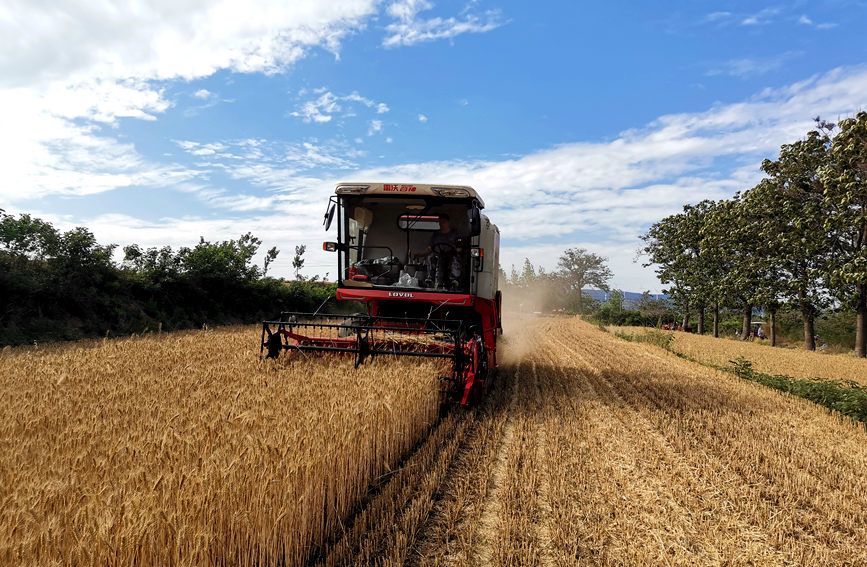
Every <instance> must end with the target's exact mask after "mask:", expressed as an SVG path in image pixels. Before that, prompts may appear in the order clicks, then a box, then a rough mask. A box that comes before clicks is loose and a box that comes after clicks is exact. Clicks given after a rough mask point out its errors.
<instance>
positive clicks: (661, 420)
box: [322, 318, 867, 566]
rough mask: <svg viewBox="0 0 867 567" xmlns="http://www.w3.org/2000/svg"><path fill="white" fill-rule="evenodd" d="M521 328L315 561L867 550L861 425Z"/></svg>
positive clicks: (776, 556)
mask: <svg viewBox="0 0 867 567" xmlns="http://www.w3.org/2000/svg"><path fill="white" fill-rule="evenodd" d="M521 327H522V329H521V330H516V331H515V333H514V334H513V335H507V341H506V342H505V344H504V347H503V354H504V357H503V358H504V362H503V364H502V370H501V374H500V378H499V382H498V385H497V387H496V388H495V389H494V390H493V391H492V392H491V394H490V395H489V397H488V399H487V401H486V402H485V404H483V405H482V407H480V408H478V409H476V410H472V411H466V410H460V411H456V412H452V413H451V414H449V416H448V417H447V418H446V419H445V420H443V422H441V424H440V425H439V426H438V427H437V429H436V430H434V432H433V433H432V434H431V436H430V438H429V439H428V440H427V441H426V442H425V443H424V444H423V446H422V447H421V448H420V449H419V450H418V451H417V452H416V454H414V455H413V456H412V457H411V458H410V459H409V460H408V461H407V463H406V464H405V465H404V467H403V468H402V469H401V470H400V471H398V472H397V473H396V474H395V475H394V477H393V478H392V479H391V480H389V481H388V483H387V484H386V485H385V486H384V487H383V488H382V489H381V491H380V492H379V494H378V496H377V498H374V499H372V502H371V503H369V504H368V506H367V507H366V508H365V509H364V510H362V511H361V512H360V513H359V515H358V517H357V518H356V520H355V522H354V524H353V527H352V528H351V529H350V531H351V532H352V531H354V533H356V535H355V536H353V537H354V539H352V538H348V537H346V538H343V539H342V540H341V541H338V542H337V543H336V544H335V547H334V549H335V550H338V549H339V550H342V551H341V552H340V553H338V552H336V551H335V552H333V553H331V554H329V555H327V559H326V560H324V561H323V562H322V563H323V564H326V565H339V564H346V563H352V562H354V563H355V564H359V565H361V564H369V563H377V564H382V565H404V564H405V565H455V566H469V565H473V566H476V565H478V566H489V565H497V566H500V565H522V566H523V565H540V566H549V565H557V566H565V565H683V564H700V565H819V564H821V565H865V564H867V475H865V474H864V473H865V472H867V432H865V429H864V427H863V426H861V425H856V424H853V423H851V422H848V421H842V420H840V419H838V418H836V417H835V416H833V415H830V414H829V413H828V412H826V411H824V410H822V409H821V408H819V407H817V406H815V405H813V404H810V403H809V402H806V401H803V400H799V399H795V398H791V397H788V396H783V395H780V394H778V393H777V392H775V391H772V390H769V389H766V388H763V387H761V386H759V385H756V384H753V383H749V382H745V381H741V380H739V379H737V378H735V377H733V376H731V375H728V374H723V373H719V372H716V371H712V370H708V369H706V368H704V367H700V366H697V365H695V364H692V363H689V362H686V361H684V360H681V359H679V358H677V357H675V356H673V355H671V354H669V353H666V352H664V351H662V350H658V349H655V348H654V347H651V346H648V345H643V344H636V343H629V342H625V341H622V340H620V339H617V338H616V337H613V336H611V335H608V334H605V333H603V332H601V331H599V330H598V329H596V328H594V327H592V326H590V325H587V324H583V323H581V322H580V321H577V320H575V319H566V318H564V319H536V320H531V321H526V322H525V324H523V325H522V326H521ZM358 518H364V520H363V521H359V519H358Z"/></svg>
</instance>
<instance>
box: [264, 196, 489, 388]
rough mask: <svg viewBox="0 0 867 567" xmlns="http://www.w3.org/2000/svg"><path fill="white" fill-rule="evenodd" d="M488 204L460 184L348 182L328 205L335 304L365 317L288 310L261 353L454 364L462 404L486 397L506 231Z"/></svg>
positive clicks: (272, 324)
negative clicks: (359, 309)
mask: <svg viewBox="0 0 867 567" xmlns="http://www.w3.org/2000/svg"><path fill="white" fill-rule="evenodd" d="M483 208H484V202H483V201H482V199H481V197H479V196H478V195H477V194H476V192H475V191H474V190H473V189H472V188H471V187H465V186H457V185H421V184H387V183H386V184H383V183H340V184H338V185H337V189H336V191H335V195H333V196H332V197H331V199H330V200H329V202H328V207H327V209H326V212H325V221H324V225H325V230H326V231H327V230H328V229H329V228H330V227H331V225H332V223H333V221H334V220H335V218H336V221H337V242H325V243H324V244H323V248H324V249H325V250H327V251H330V252H336V253H337V273H338V274H339V276H338V281H337V299H338V300H343V301H357V302H362V303H364V304H366V308H367V310H366V313H356V314H354V315H346V316H340V315H319V314H316V313H281V314H280V317H279V320H275V321H264V322H263V325H262V348H261V350H262V352H263V353H266V356H267V357H268V358H276V357H277V356H279V355H280V353H281V352H282V351H283V350H288V351H290V352H293V351H302V352H303V351H312V352H338V353H344V354H349V355H353V356H354V358H355V367H356V368H358V366H359V365H360V364H363V363H364V361H365V360H366V359H367V358H371V357H375V356H379V355H393V356H417V357H430V358H442V359H450V360H451V361H452V370H451V375H450V376H448V377H446V378H447V379H448V380H449V381H450V382H451V383H452V386H453V391H454V392H455V395H456V397H457V399H459V400H460V402H461V403H462V404H464V405H473V404H476V403H478V402H479V400H481V399H482V397H483V395H484V392H485V385H486V382H487V381H489V375H490V374H491V373H492V372H493V371H494V370H495V369H496V367H497V336H498V335H499V334H500V333H501V332H502V326H501V322H500V308H501V304H502V302H501V297H500V291H499V290H498V285H497V283H498V282H497V280H498V275H499V248H500V231H499V229H498V228H497V226H496V225H494V224H492V223H491V221H490V220H489V219H488V217H487V216H485V215H483V214H481V209H483Z"/></svg>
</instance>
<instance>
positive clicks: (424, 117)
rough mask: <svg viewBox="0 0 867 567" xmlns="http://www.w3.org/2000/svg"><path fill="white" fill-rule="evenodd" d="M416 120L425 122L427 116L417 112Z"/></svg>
mask: <svg viewBox="0 0 867 567" xmlns="http://www.w3.org/2000/svg"><path fill="white" fill-rule="evenodd" d="M418 121H419V122H421V123H422V124H424V123H425V122H427V116H425V115H424V114H419V115H418Z"/></svg>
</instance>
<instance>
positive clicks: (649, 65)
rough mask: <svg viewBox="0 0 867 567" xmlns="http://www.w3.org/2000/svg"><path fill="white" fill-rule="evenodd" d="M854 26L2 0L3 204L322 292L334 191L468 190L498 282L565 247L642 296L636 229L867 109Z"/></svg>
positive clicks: (536, 5)
mask: <svg viewBox="0 0 867 567" xmlns="http://www.w3.org/2000/svg"><path fill="white" fill-rule="evenodd" d="M865 32H867V1H865V0H814V1H806V0H800V1H790V2H779V3H767V4H763V3H760V2H755V1H751V2H707V1H703V0H690V1H670V2H638V1H635V2H626V1H611V2H592V3H591V2H575V1H563V2H559V1H555V0H549V1H544V2H524V1H518V0H514V1H506V0H461V1H457V2H452V1H445V0H385V1H377V0H339V1H338V0H333V1H328V2H323V1H321V0H291V1H290V0H283V1H281V2H276V1H275V2H266V1H261V2H255V1H251V0H207V1H205V0H171V1H153V0H134V1H127V0H103V1H97V0H50V1H49V0H5V1H4V2H3V3H2V4H0V208H2V209H4V210H6V212H7V213H11V214H17V213H22V212H26V213H30V214H32V215H35V216H39V217H41V218H44V219H46V220H49V221H51V222H52V223H54V224H55V226H57V227H58V228H61V229H69V228H72V227H74V226H87V227H89V228H90V229H91V230H92V231H93V233H94V234H95V235H96V237H97V239H98V240H99V241H100V242H101V243H106V244H107V243H114V244H118V245H119V246H121V247H122V246H125V245H128V244H139V245H140V246H143V247H150V246H165V245H171V246H173V247H179V246H192V245H195V244H196V243H197V242H198V241H199V238H200V237H204V238H205V239H206V240H209V241H218V240H224V239H229V238H237V237H239V236H240V235H242V234H244V233H246V232H252V233H253V234H254V235H256V236H257V237H259V238H260V239H261V240H262V241H263V246H262V251H263V252H264V250H266V249H267V248H270V247H271V246H277V248H278V249H280V250H281V254H280V256H279V257H278V260H277V262H276V267H273V268H272V271H271V274H272V275H275V276H282V277H291V275H292V269H291V266H290V264H291V261H292V256H293V254H294V247H295V246H296V245H300V244H305V245H307V248H308V252H307V254H306V255H305V257H306V264H305V269H304V273H305V275H307V276H312V275H314V274H319V275H325V274H326V273H328V274H329V275H330V277H332V278H333V277H334V273H335V271H336V257H335V256H333V254H328V253H325V252H322V251H321V247H322V246H321V243H322V241H323V240H328V239H329V238H330V239H333V238H334V237H335V234H334V231H335V229H334V228H332V229H331V232H330V233H326V232H324V230H323V228H322V222H321V221H322V215H323V213H324V211H325V207H326V203H327V200H328V196H329V195H330V194H331V193H332V192H333V190H334V184H335V183H337V182H339V181H380V182H389V183H391V182H397V183H400V182H416V183H442V184H462V185H471V186H473V187H474V188H475V189H476V190H477V191H478V192H479V193H480V194H481V195H482V197H483V199H484V201H485V204H486V209H485V213H486V214H488V215H489V217H490V218H491V220H492V221H493V222H494V223H496V224H497V225H498V226H499V228H500V232H501V237H502V240H501V246H502V248H501V262H502V265H503V267H504V268H505V269H506V271H509V269H510V266H511V265H513V264H514V265H515V266H516V267H518V268H520V266H521V264H522V263H523V261H524V258H529V259H530V260H531V262H532V263H533V264H534V265H536V266H543V267H545V268H546V269H548V270H553V269H555V268H556V265H557V259H558V257H559V255H560V254H561V253H562V251H563V250H565V249H566V248H571V247H581V248H586V249H588V250H590V251H593V252H595V253H598V254H600V255H602V256H605V257H606V258H608V263H609V265H610V266H611V268H612V270H613V272H614V278H613V280H612V281H611V285H612V287H615V288H621V289H624V290H628V291H643V290H650V291H652V292H654V293H655V292H659V291H661V290H662V287H663V286H662V285H661V284H660V283H659V282H658V281H657V280H656V278H655V275H654V272H653V270H652V269H651V268H644V267H643V266H642V258H640V257H638V255H637V252H638V250H639V249H640V247H641V240H640V239H639V235H641V234H642V233H643V232H645V231H646V230H647V228H648V227H649V226H650V225H651V224H652V223H653V222H655V221H657V220H659V219H661V218H663V217H664V216H667V215H670V214H673V213H676V212H678V211H679V210H680V209H681V207H682V206H683V205H684V204H687V203H696V202H698V201H700V200H702V199H723V198H728V197H730V196H732V195H733V194H734V193H735V192H737V191H743V190H746V189H749V188H750V187H752V186H753V185H755V184H756V183H757V182H758V180H759V179H761V171H760V170H759V165H760V164H761V161H762V159H764V158H771V159H773V158H774V157H775V156H776V155H777V154H778V152H779V147H780V145H781V144H784V143H790V142H793V141H795V140H798V139H801V138H803V137H805V135H806V133H807V132H808V131H809V129H810V128H811V125H812V124H813V122H812V120H813V118H814V117H816V116H821V117H822V118H823V119H827V120H831V121H837V120H839V119H841V118H844V117H847V116H851V115H853V114H854V113H855V112H857V111H858V110H863V109H865V108H867V33H865ZM636 260H637V261H636Z"/></svg>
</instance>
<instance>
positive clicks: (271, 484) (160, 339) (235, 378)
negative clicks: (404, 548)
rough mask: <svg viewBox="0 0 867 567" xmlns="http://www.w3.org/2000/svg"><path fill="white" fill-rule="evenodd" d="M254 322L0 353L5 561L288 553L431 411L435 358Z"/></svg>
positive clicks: (420, 430)
mask: <svg viewBox="0 0 867 567" xmlns="http://www.w3.org/2000/svg"><path fill="white" fill-rule="evenodd" d="M257 339H258V333H257V331H256V330H255V329H253V328H232V329H220V330H215V331H210V332H204V331H203V332H193V333H182V334H173V335H162V336H151V337H146V338H136V339H126V340H111V341H103V342H94V343H80V344H74V345H64V346H57V347H50V348H38V349H33V348H21V349H6V350H4V351H3V352H2V354H0V400H2V405H3V411H2V413H0V564H3V565H52V564H56V565H76V566H84V565H132V564H136V565H201V564H208V565H214V564H221V565H222V564H229V565H278V564H280V565H289V566H291V565H298V564H301V563H302V562H303V561H304V560H305V559H307V558H308V557H309V555H310V553H311V551H312V550H314V549H315V548H316V547H317V546H319V545H322V544H323V543H324V541H325V539H326V538H327V537H328V536H329V535H331V534H333V533H335V532H336V531H337V530H339V529H340V526H341V522H342V520H343V519H344V518H345V517H347V515H348V513H349V512H350V510H351V508H352V507H353V506H354V505H355V504H356V503H357V502H358V501H359V500H360V499H361V498H362V497H363V495H364V494H365V492H366V490H367V488H368V486H369V484H370V482H371V481H372V480H373V479H374V478H376V477H377V476H379V475H382V474H383V473H384V472H387V471H389V470H390V467H393V466H394V465H395V464H396V463H397V462H398V461H399V459H400V458H402V457H403V455H405V453H406V452H407V451H408V450H409V449H410V448H411V447H412V446H413V445H414V444H415V443H417V442H418V441H419V439H421V438H422V437H423V436H424V435H425V432H426V431H427V430H428V428H429V427H430V426H431V425H432V424H433V423H434V422H436V420H437V417H438V412H439V406H440V401H441V393H440V385H439V383H438V381H437V380H436V377H437V376H439V375H441V374H442V373H443V372H444V369H443V367H442V366H441V365H437V364H435V363H432V362H420V361H418V360H412V361H407V360H401V361H395V360H392V359H388V360H387V359H376V360H374V361H371V362H368V363H367V364H365V365H364V366H363V367H361V368H360V369H359V370H358V371H353V370H352V362H351V359H349V358H348V357H343V358H341V357H310V356H308V357H304V356H294V357H292V359H291V360H288V359H281V360H280V361H277V362H274V361H260V360H259V359H258V348H256V340H257Z"/></svg>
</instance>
